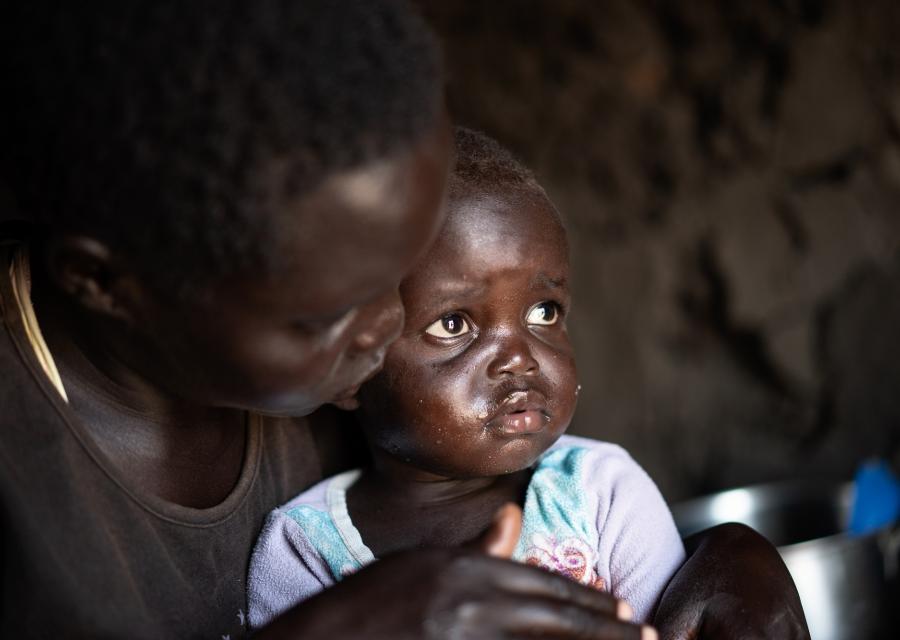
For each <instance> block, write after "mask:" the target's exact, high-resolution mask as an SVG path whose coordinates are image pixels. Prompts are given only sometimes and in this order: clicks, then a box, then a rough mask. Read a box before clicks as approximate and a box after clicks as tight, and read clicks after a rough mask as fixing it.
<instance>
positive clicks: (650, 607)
mask: <svg viewBox="0 0 900 640" xmlns="http://www.w3.org/2000/svg"><path fill="white" fill-rule="evenodd" d="M619 452H620V453H619V454H618V455H611V456H603V460H602V462H601V465H602V468H601V469H598V470H597V472H598V473H597V476H599V477H596V476H595V479H594V481H595V482H596V481H597V480H600V479H601V478H602V483H601V484H600V486H602V487H603V489H602V490H601V493H602V494H603V495H602V496H601V500H600V505H599V509H598V521H597V530H598V532H599V534H600V539H599V543H598V544H599V557H600V558H607V559H608V561H609V565H608V566H609V574H608V575H609V577H610V583H611V584H610V587H611V589H610V590H611V592H612V594H613V595H614V596H616V597H617V598H621V599H622V600H625V601H626V602H628V603H629V604H630V605H631V606H632V607H633V608H634V614H635V619H636V620H641V621H648V620H650V619H651V617H652V616H653V613H654V610H655V608H656V605H657V603H658V602H659V599H660V597H661V596H662V593H663V591H664V590H665V588H666V585H667V584H668V582H669V580H670V579H671V577H672V576H673V575H674V574H675V572H676V571H677V570H678V568H679V567H680V566H681V564H682V563H683V562H684V559H685V552H684V545H683V544H682V541H681V537H680V536H679V535H678V531H677V529H676V528H675V523H674V521H673V520H672V514H671V513H670V511H669V508H668V507H667V506H666V503H665V501H664V500H663V497H662V495H660V493H659V490H658V489H657V488H656V485H655V484H654V483H653V481H652V480H651V479H650V477H649V476H648V475H647V474H646V473H645V472H644V470H643V469H641V467H640V466H639V465H638V464H637V463H636V462H635V461H634V460H633V459H632V458H631V457H630V456H629V455H628V454H627V453H626V452H625V451H624V450H621V449H620V450H619ZM595 486H597V485H595ZM604 573H605V572H604Z"/></svg>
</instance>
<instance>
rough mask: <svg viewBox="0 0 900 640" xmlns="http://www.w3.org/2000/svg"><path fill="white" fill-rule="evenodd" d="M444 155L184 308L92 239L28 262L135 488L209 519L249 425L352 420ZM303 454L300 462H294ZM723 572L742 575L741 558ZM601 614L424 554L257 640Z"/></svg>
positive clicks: (545, 621) (70, 242)
mask: <svg viewBox="0 0 900 640" xmlns="http://www.w3.org/2000/svg"><path fill="white" fill-rule="evenodd" d="M450 156H451V152H450V143H449V133H448V127H447V125H446V123H445V122H441V123H439V124H438V125H436V126H435V128H434V129H433V130H432V131H430V132H429V133H428V134H426V135H424V136H423V137H422V139H420V140H419V141H417V142H416V143H415V144H413V145H411V147H410V148H409V149H407V150H406V151H404V152H402V153H398V154H397V155H396V156H394V157H391V158H387V159H385V160H384V161H381V162H377V163H373V164H372V165H367V166H363V167H360V168H358V169H355V170H352V171H347V172H343V173H339V174H336V175H334V176H332V177H331V178H330V179H329V180H327V181H326V183H324V184H322V185H321V186H320V187H319V188H318V189H317V190H315V191H314V192H313V193H311V194H308V195H307V196H305V197H304V198H302V199H301V200H300V201H298V202H297V203H296V204H295V205H292V206H291V207H288V208H287V209H288V210H287V211H284V212H281V213H282V215H281V217H280V218H279V221H280V222H281V223H282V224H283V225H284V227H283V228H284V234H283V246H282V247H281V249H282V250H285V251H289V252H290V255H296V256H302V257H303V260H302V262H298V263H296V264H294V265H293V266H292V268H289V269H286V270H285V271H283V272H279V273H273V274H268V275H267V276H265V277H264V276H263V275H261V274H259V273H245V274H236V275H235V276H233V277H232V278H231V279H229V280H228V281H221V282H212V283H210V285H209V286H208V287H207V291H205V292H204V295H202V296H199V297H198V298H196V299H192V300H181V299H174V298H173V297H172V296H170V295H167V294H166V293H165V292H160V291H158V290H156V289H155V288H154V287H153V286H152V283H151V282H150V281H148V279H147V278H146V277H145V276H144V275H143V273H144V272H143V270H142V269H141V268H139V266H138V265H135V264H132V262H131V261H130V256H129V255H128V254H127V253H126V252H123V251H121V250H119V249H118V248H117V247H116V246H113V245H110V244H109V243H106V242H104V241H103V239H102V238H99V237H94V236H91V235H85V234H74V233H65V232H62V231H60V230H57V231H56V232H55V233H51V234H50V235H49V236H47V237H45V238H43V239H42V241H41V242H40V243H39V245H38V246H36V247H35V249H36V255H35V256H34V259H33V260H32V267H33V271H34V274H33V275H34V278H35V281H34V287H33V297H34V301H35V307H36V313H37V316H38V320H39V322H40V324H41V328H42V331H43V332H44V334H45V338H46V340H47V342H48V344H49V347H50V350H51V352H52V353H53V355H54V358H55V360H56V361H57V364H58V366H59V369H60V371H61V375H62V378H63V382H64V385H65V386H66V388H67V389H68V390H69V393H70V399H71V407H72V410H73V411H74V412H75V413H76V415H77V416H78V417H79V418H80V419H81V421H82V422H83V423H84V424H85V425H86V426H88V427H89V428H90V429H91V436H92V438H93V439H94V441H95V443H96V444H97V445H98V446H99V448H100V449H101V450H102V451H103V453H104V454H105V455H106V456H107V457H108V458H109V461H110V462H111V464H113V465H114V466H115V467H117V468H118V469H119V470H121V471H122V472H123V475H125V474H127V477H128V478H129V479H130V480H129V482H130V484H131V486H132V488H134V489H135V490H136V491H137V492H138V493H140V494H145V495H155V496H157V497H159V498H162V499H164V500H168V501H171V502H173V503H176V504H180V505H184V506H190V507H195V508H203V507H208V506H211V505H215V504H218V503H220V502H221V501H222V499H223V498H224V497H225V496H226V495H228V493H229V492H230V490H231V488H232V487H233V486H234V483H235V480H236V478H237V477H238V474H239V468H240V461H241V459H242V457H243V452H244V447H245V436H244V434H245V429H244V425H245V423H246V416H247V412H248V411H257V412H261V413H271V414H279V415H297V416H302V415H305V414H308V413H309V412H310V411H312V410H314V409H315V408H316V407H317V406H319V405H321V404H323V403H326V402H336V403H338V404H340V405H342V406H344V407H347V408H349V407H352V406H354V400H353V396H354V394H355V391H356V387H357V386H358V385H359V384H360V383H361V382H362V381H364V380H365V379H366V377H368V376H369V375H371V374H372V373H374V372H375V371H376V370H377V368H378V367H379V366H380V364H381V362H380V361H381V358H382V355H383V351H384V349H385V347H386V345H387V343H389V342H390V341H391V340H392V339H393V338H394V337H395V336H396V335H397V334H398V333H399V331H400V328H401V326H402V318H403V315H402V308H401V307H400V305H399V297H398V295H397V291H396V287H397V284H398V283H399V281H400V280H401V279H402V277H403V276H404V275H405V274H406V272H407V271H408V269H409V267H410V265H412V264H413V263H414V262H415V261H416V259H417V258H418V257H419V255H420V254H421V253H422V252H423V251H424V250H425V248H426V246H427V245H428V243H429V242H430V241H431V239H432V236H433V234H434V233H435V232H436V230H437V228H438V227H439V225H440V222H441V217H442V216H441V213H440V203H441V199H442V194H443V189H444V184H445V180H446V175H447V168H448V165H449V162H450ZM389 214H390V215H389ZM332 440H334V438H329V437H323V438H320V441H332ZM352 448H353V447H344V446H342V445H341V443H339V442H337V443H336V442H332V443H331V444H330V445H328V446H324V445H323V449H322V452H321V453H322V455H325V456H326V460H325V464H326V467H328V468H329V469H330V470H332V471H334V470H337V469H340V468H345V467H346V466H348V465H349V464H351V463H352V462H353V461H352V460H350V459H348V458H349V454H348V453H347V452H348V450H350V449H352ZM331 454H333V456H332V457H331V458H327V456H329V455H331ZM318 457H319V454H318V453H317V452H315V451H310V452H301V454H300V455H299V456H298V459H297V461H296V464H298V465H301V466H302V465H309V464H313V461H314V460H317V459H318ZM298 489H299V488H298ZM272 506H273V507H274V506H276V505H272ZM713 543H715V540H713ZM234 561H235V562H244V561H246V558H236V559H234ZM733 567H734V571H735V572H736V574H737V575H740V573H741V571H742V569H743V566H742V564H741V562H740V559H738V560H737V561H735V562H734V563H733ZM753 587H754V585H749V588H753ZM410 594H415V598H411V597H410ZM372 602H378V603H379V606H378V607H377V608H372V607H371V603H372ZM616 607H617V604H616V603H615V602H614V601H613V600H612V599H611V598H604V597H602V594H598V593H595V592H592V591H590V590H587V589H584V588H583V587H581V586H579V585H576V584H574V583H571V582H570V581H568V580H565V579H564V578H561V577H559V576H551V575H550V574H545V572H541V571H539V570H537V569H533V568H530V567H522V566H519V565H517V564H514V563H510V562H503V561H500V560H496V559H493V558H489V557H486V556H483V555H481V554H479V553H476V552H474V551H472V550H470V549H437V550H427V551H419V552H416V553H406V554H397V555H395V556H391V557H389V558H385V559H383V560H382V561H381V562H379V563H378V565H377V566H375V567H372V568H371V569H366V570H364V571H361V572H360V573H359V574H358V575H356V576H354V577H353V579H352V580H347V581H346V582H345V583H342V584H341V585H338V586H337V587H335V588H334V589H331V590H329V591H328V592H327V593H326V594H323V595H322V596H320V597H317V598H313V599H311V600H310V601H308V602H307V603H305V604H304V605H303V606H301V607H298V608H296V609H295V610H293V611H291V612H289V613H288V614H286V615H285V616H283V617H282V618H281V619H280V620H279V621H278V623H276V625H274V626H273V627H272V628H271V629H266V630H262V632H260V633H258V634H257V637H260V638H264V637H303V638H319V637H327V638H329V640H337V639H340V638H359V637H372V638H377V637H384V638H422V637H436V638H441V637H467V635H466V634H467V633H468V637H478V638H489V637H499V636H504V637H517V636H518V637H524V636H525V635H527V632H528V630H529V629H531V628H534V627H535V626H539V627H541V628H543V629H545V630H547V631H548V632H552V634H553V635H554V637H560V638H567V637H593V636H591V635H583V634H582V635H579V630H583V629H584V628H590V629H595V628H597V625H598V624H599V623H600V622H603V621H605V620H609V619H610V616H611V613H610V612H612V611H615V609H616ZM349 612H353V613H354V614H355V613H357V612H366V615H348V613H349ZM774 613H778V609H777V608H776V609H775V610H774V611H765V612H762V613H761V614H760V615H765V616H769V615H773V614H774ZM536 616H537V617H539V618H540V620H539V621H538V622H536V621H535V619H534V618H535V617H536ZM598 621H599V622H598Z"/></svg>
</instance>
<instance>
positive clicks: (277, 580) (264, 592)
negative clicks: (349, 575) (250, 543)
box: [247, 510, 334, 629]
mask: <svg viewBox="0 0 900 640" xmlns="http://www.w3.org/2000/svg"><path fill="white" fill-rule="evenodd" d="M333 583H334V580H333V578H332V577H331V573H330V571H329V568H328V565H327V564H326V562H325V560H324V559H323V558H322V557H321V556H320V555H319V553H318V552H317V551H316V550H315V548H314V547H313V546H312V545H311V544H310V543H309V540H308V539H307V537H306V534H305V533H304V532H303V530H302V529H301V528H300V526H299V525H298V524H297V523H296V522H295V521H294V520H293V519H292V518H290V517H288V516H287V515H286V514H285V513H284V512H283V511H280V510H276V511H273V512H272V513H270V514H269V516H268V517H267V518H266V522H265V524H264V525H263V529H262V533H260V535H259V538H258V539H257V541H256V547H255V548H254V549H253V556H252V557H251V559H250V569H249V572H248V575H247V610H248V618H249V623H250V627H251V628H253V629H258V628H260V627H262V626H264V625H266V624H268V623H269V622H271V621H272V620H273V619H275V618H276V617H278V616H279V615H280V614H282V613H284V612H285V611H287V610H288V609H290V608H292V607H293V606H294V605H296V604H297V603H298V602H301V601H302V600H306V599H307V598H310V597H312V596H314V595H315V594H317V593H319V592H320V591H322V589H324V588H326V587H328V586H331V585H332V584H333Z"/></svg>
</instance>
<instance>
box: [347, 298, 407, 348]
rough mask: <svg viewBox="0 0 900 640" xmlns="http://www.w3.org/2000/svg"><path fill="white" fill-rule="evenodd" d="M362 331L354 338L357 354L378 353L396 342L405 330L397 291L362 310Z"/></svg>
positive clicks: (401, 306) (374, 301)
mask: <svg viewBox="0 0 900 640" xmlns="http://www.w3.org/2000/svg"><path fill="white" fill-rule="evenodd" d="M359 317H360V321H361V323H360V331H359V333H357V334H356V336H355V337H354V338H353V350H354V351H356V352H357V353H366V352H370V351H377V350H378V349H381V348H383V347H386V346H387V345H389V344H390V343H392V342H393V341H394V340H396V339H397V338H398V337H399V335H400V332H401V331H402V330H403V319H404V313H403V303H402V302H401V301H400V294H399V292H398V291H397V290H396V289H395V290H393V291H390V292H388V293H386V294H385V295H383V296H381V297H379V298H378V299H376V300H373V301H372V302H371V303H369V304H368V305H366V307H365V308H364V309H361V310H360V315H359Z"/></svg>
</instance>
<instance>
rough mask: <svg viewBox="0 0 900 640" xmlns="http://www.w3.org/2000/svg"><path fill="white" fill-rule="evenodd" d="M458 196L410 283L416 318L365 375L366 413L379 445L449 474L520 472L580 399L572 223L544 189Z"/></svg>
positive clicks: (408, 298) (407, 293) (409, 306)
mask: <svg viewBox="0 0 900 640" xmlns="http://www.w3.org/2000/svg"><path fill="white" fill-rule="evenodd" d="M449 206H450V211H449V213H448V220H447V222H446V224H445V226H444V228H443V229H442V230H441V232H440V235H439V236H438V239H437V242H436V243H435V245H434V246H433V248H432V249H431V250H430V251H429V252H428V254H427V255H426V256H425V258H424V259H423V260H422V261H420V263H419V264H418V266H417V267H416V268H415V269H414V270H413V273H412V275H410V276H409V277H407V279H406V280H404V282H403V284H402V285H401V288H400V293H401V296H402V298H403V304H404V306H405V308H406V327H405V329H404V331H403V334H402V335H401V337H400V338H399V339H398V340H397V342H395V343H394V344H393V345H392V347H391V348H390V349H389V351H388V354H387V357H386V360H385V366H384V370H383V371H382V373H380V374H379V375H378V376H377V377H376V378H375V379H374V380H373V381H372V382H371V383H370V384H368V385H366V386H365V387H363V390H362V393H361V401H362V409H363V422H364V424H365V429H366V432H367V434H368V437H369V439H370V442H371V444H372V445H373V446H374V447H375V449H376V455H381V453H382V452H383V453H386V454H388V455H390V456H392V457H393V458H395V459H397V460H400V461H403V462H407V463H409V464H411V465H413V466H414V467H416V468H418V469H421V470H423V471H426V472H429V473H434V474H437V475H441V476H447V477H455V478H463V477H477V476H489V475H498V474H502V473H509V472H512V471H516V470H519V469H522V468H525V467H527V466H528V465H530V464H531V463H532V462H534V460H536V459H537V457H538V456H539V455H540V454H541V453H542V452H543V451H545V450H546V449H547V448H548V447H549V446H550V445H551V444H552V443H553V442H554V441H555V440H556V439H557V438H558V437H559V436H560V435H561V434H562V433H563V432H564V431H565V429H566V427H567V426H568V424H569V422H570V421H571V419H572V413H573V412H574V410H575V396H576V386H577V381H576V374H575V362H574V359H573V355H572V348H571V345H570V344H569V336H568V333H567V331H566V324H565V321H566V314H567V311H568V307H569V286H568V280H569V262H568V250H567V245H566V238H565V233H564V231H563V228H562V226H561V225H560V223H559V220H558V218H557V216H556V214H555V212H554V211H553V209H552V205H551V204H550V203H549V202H548V201H547V199H546V198H545V197H544V196H543V195H542V194H539V193H537V192H535V191H533V190H521V191H513V192H507V191H503V192H499V193H488V194H480V195H475V196H469V197H466V198H462V199H458V200H456V201H453V202H451V203H450V205H449ZM379 449H380V450H381V451H380V452H379V451H378V450H379Z"/></svg>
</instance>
